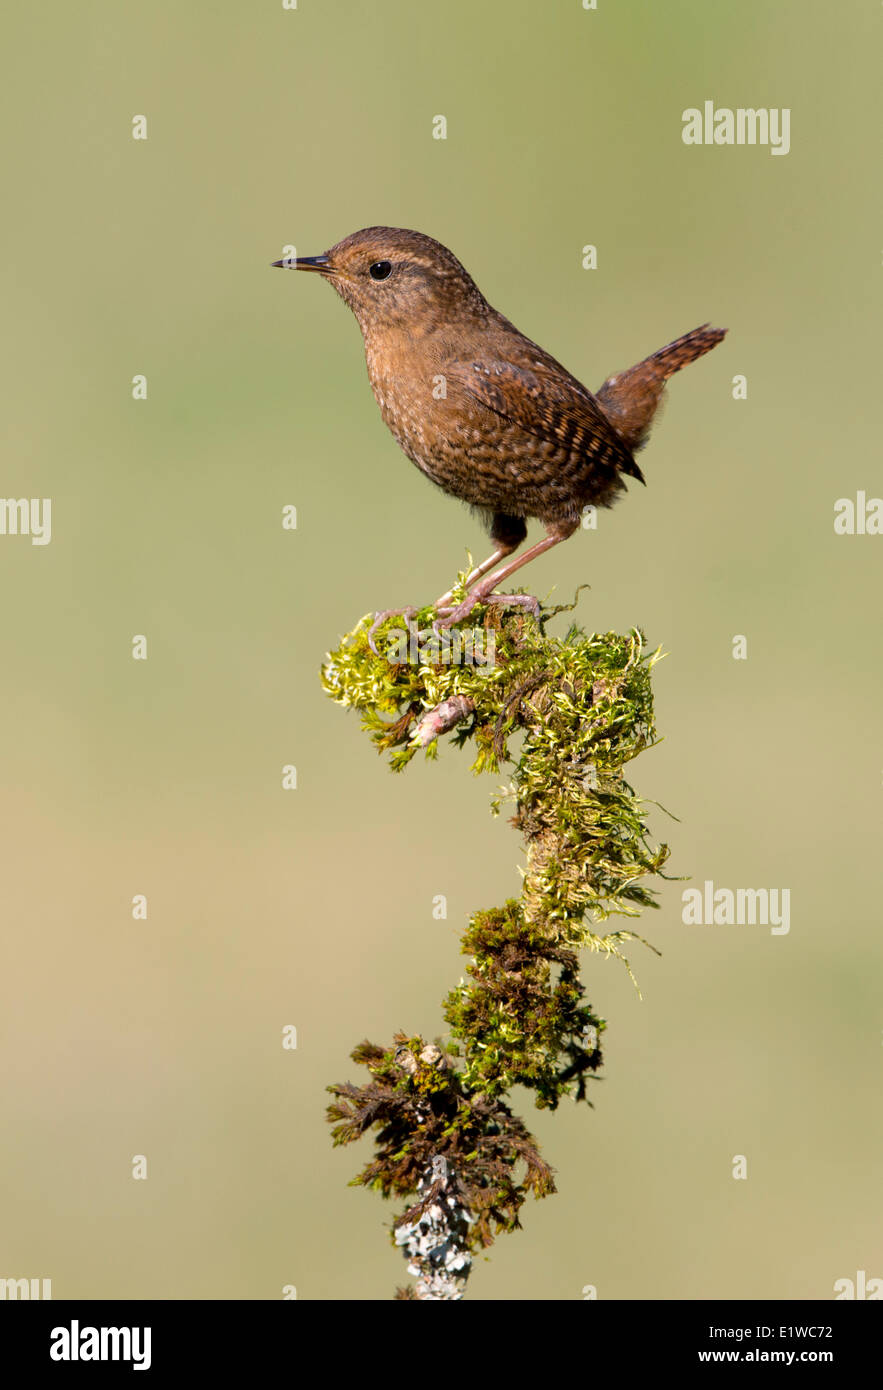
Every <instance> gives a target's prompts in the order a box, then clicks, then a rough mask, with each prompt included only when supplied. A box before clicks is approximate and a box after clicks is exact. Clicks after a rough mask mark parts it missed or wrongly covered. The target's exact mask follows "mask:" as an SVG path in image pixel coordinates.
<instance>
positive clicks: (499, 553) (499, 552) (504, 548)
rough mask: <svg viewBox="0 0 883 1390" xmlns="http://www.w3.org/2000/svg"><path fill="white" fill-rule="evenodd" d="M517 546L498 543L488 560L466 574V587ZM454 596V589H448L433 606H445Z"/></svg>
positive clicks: (438, 607)
mask: <svg viewBox="0 0 883 1390" xmlns="http://www.w3.org/2000/svg"><path fill="white" fill-rule="evenodd" d="M515 548H516V547H515V546H514V545H498V546H497V548H496V550H495V551H494V553H493V555H489V556H488V557H487V559H486V560H482V562H481V564H480V565H476V567H475V569H474V570H473V571H472V573H471V574H468V575H467V576H466V588H467V589H469V588H471V586H472V585H473V584H474V583H475V581H476V579H480V578H481V576H482V575H483V574H487V572H488V570H489V569H493V567H494V565H495V564H496V563H497V562H498V560H505V558H506V556H507V555H511V554H512V551H513V550H515ZM453 597H454V591H453V589H448V592H447V593H446V594H442V596H441V598H437V599H436V601H435V603H434V604H433V605H432V606H433V608H435V609H436V610H438V609H440V608H444V606H445V604H447V603H450V601H451V599H452V598H453Z"/></svg>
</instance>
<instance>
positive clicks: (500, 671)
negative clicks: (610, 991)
mask: <svg viewBox="0 0 883 1390" xmlns="http://www.w3.org/2000/svg"><path fill="white" fill-rule="evenodd" d="M571 607H572V605H571ZM563 611H566V610H565V609H563V608H557V609H545V610H543V611H542V613H541V617H540V620H539V622H537V621H536V620H535V619H534V618H533V617H530V616H528V615H527V614H525V613H524V612H523V610H518V611H517V612H510V611H502V610H500V609H499V608H496V607H488V608H486V609H479V610H476V614H477V616H478V618H479V626H478V627H471V628H465V627H464V626H462V625H461V626H460V627H459V628H454V629H453V631H452V632H450V633H448V632H443V633H440V634H439V633H437V632H436V631H435V630H434V629H433V627H432V622H433V620H434V618H435V613H434V612H433V610H432V609H429V608H427V609H422V610H420V611H418V612H416V613H415V614H413V616H410V617H409V618H408V620H407V624H406V622H405V619H404V618H400V617H391V618H388V619H386V620H385V621H384V622H383V623H382V624H381V625H380V626H379V627H377V629H376V631H374V632H373V634H372V633H371V629H372V621H371V619H370V618H369V617H366V618H363V619H362V620H361V622H360V623H359V624H358V625H357V627H356V628H355V629H354V631H353V632H351V633H349V634H348V636H346V637H345V638H344V639H343V641H342V642H341V644H340V646H339V647H338V648H337V650H336V651H334V652H332V653H330V654H329V656H328V659H327V662H326V664H325V666H324V668H323V671H322V680H323V684H324V686H325V689H326V691H327V693H328V694H329V695H330V696H331V697H332V698H333V699H334V700H336V701H337V702H338V703H339V704H341V705H345V706H349V707H351V708H354V709H357V710H358V711H359V713H360V714H361V717H362V723H363V727H364V728H365V729H366V730H367V732H368V733H369V734H370V736H371V738H372V740H373V742H374V743H375V744H376V746H377V748H378V750H379V751H381V752H386V753H388V754H389V757H390V763H391V766H392V768H393V770H394V771H396V772H401V771H403V770H404V769H405V768H406V767H407V766H408V764H409V763H410V761H411V760H412V759H413V757H414V756H415V754H416V753H418V752H419V751H421V749H422V750H423V751H424V753H425V755H426V756H427V757H429V758H434V757H436V756H437V755H438V751H439V739H440V737H441V736H443V735H444V734H446V733H450V734H451V738H450V741H451V742H452V743H454V744H455V745H457V746H459V747H465V745H466V744H471V745H472V748H473V761H472V770H473V771H474V772H475V773H483V772H490V773H499V772H500V770H501V769H502V768H503V767H504V766H508V767H509V768H510V770H511V771H510V778H511V780H510V785H509V786H508V788H506V789H504V790H503V791H502V792H500V793H499V794H498V796H497V797H496V798H495V799H494V801H493V803H492V804H493V809H494V811H495V812H498V811H499V810H500V808H501V806H502V804H503V803H504V802H509V803H510V804H511V806H512V809H513V814H512V824H514V825H515V826H516V827H517V828H518V829H519V830H520V832H521V834H522V836H523V839H524V843H525V865H524V870H523V886H522V892H521V896H520V898H519V899H517V900H516V899H513V900H510V901H508V902H507V903H505V904H504V906H503V907H500V908H492V909H490V910H487V911H480V912H476V913H475V914H474V915H473V916H472V917H471V919H470V921H469V925H468V928H467V930H466V933H465V935H464V938H463V952H464V954H465V955H467V956H469V957H470V962H471V963H470V965H469V967H468V971H467V974H468V977H469V978H468V982H462V983H461V984H460V985H459V986H458V987H457V988H455V989H454V990H452V991H451V993H450V994H449V995H448V997H447V1000H446V1001H445V1013H444V1016H445V1021H446V1023H447V1025H448V1029H449V1032H448V1035H447V1038H446V1040H445V1042H444V1043H443V1044H442V1043H441V1042H439V1043H436V1044H427V1043H426V1042H425V1041H424V1039H423V1038H421V1037H416V1038H407V1037H405V1036H404V1035H401V1034H399V1035H396V1038H395V1039H394V1042H393V1045H392V1046H391V1047H388V1048H382V1047H378V1046H376V1045H374V1044H371V1043H367V1042H366V1043H363V1044H361V1045H360V1046H359V1047H358V1048H356V1049H355V1051H354V1052H353V1054H352V1055H353V1060H354V1061H356V1062H358V1063H361V1064H363V1065H365V1066H367V1067H368V1069H369V1071H370V1072H371V1076H372V1080H371V1081H369V1082H368V1083H367V1084H365V1085H363V1086H361V1087H356V1086H352V1085H349V1084H341V1085H336V1086H332V1087H330V1088H329V1089H330V1090H331V1092H332V1094H333V1095H334V1096H335V1097H336V1101H335V1103H334V1104H333V1105H331V1106H330V1107H329V1118H330V1119H331V1121H332V1122H333V1124H334V1131H333V1133H334V1140H335V1143H338V1144H344V1143H350V1142H352V1141H353V1140H355V1139H357V1138H359V1137H360V1136H361V1135H362V1134H364V1133H365V1132H366V1131H367V1130H370V1129H373V1130H375V1131H376V1135H375V1157H374V1158H373V1160H372V1161H371V1162H370V1163H368V1164H367V1165H366V1167H365V1168H364V1169H363V1170H362V1173H361V1174H360V1176H359V1177H358V1179H356V1181H357V1182H359V1183H362V1184H364V1185H366V1186H371V1187H374V1188H376V1189H377V1190H378V1191H380V1192H382V1193H383V1195H384V1196H387V1197H389V1196H398V1197H409V1198H414V1197H416V1198H417V1201H416V1202H414V1203H412V1205H411V1206H410V1208H409V1209H408V1211H406V1212H405V1213H404V1215H403V1216H402V1217H401V1218H400V1219H399V1221H398V1222H397V1223H396V1236H395V1238H396V1241H397V1243H398V1244H400V1245H403V1246H404V1247H405V1249H406V1252H407V1254H408V1256H409V1259H410V1264H409V1269H410V1270H411V1272H413V1273H415V1274H417V1275H418V1283H417V1291H416V1295H414V1294H412V1293H411V1292H410V1291H408V1290H404V1291H400V1295H399V1296H400V1297H406V1298H407V1297H411V1296H416V1297H418V1298H427V1299H437V1298H458V1297H460V1296H461V1295H462V1291H463V1286H464V1284H465V1279H466V1276H467V1275H468V1271H469V1264H470V1260H471V1254H472V1252H473V1251H474V1250H475V1249H476V1248H480V1247H482V1246H486V1245H488V1244H490V1243H491V1241H492V1240H493V1238H494V1236H495V1235H496V1234H498V1233H499V1232H500V1231H503V1230H512V1229H514V1228H515V1227H517V1226H518V1224H519V1211H520V1208H521V1206H522V1204H523V1202H524V1200H525V1197H526V1196H527V1194H528V1193H530V1192H532V1193H533V1194H534V1195H535V1196H538V1197H539V1196H545V1195H547V1194H548V1193H550V1192H553V1191H554V1190H555V1188H554V1182H553V1179H552V1172H551V1169H550V1168H549V1167H548V1165H547V1164H545V1162H544V1161H543V1160H542V1159H541V1157H540V1155H539V1151H538V1148H537V1145H536V1142H535V1140H534V1139H533V1138H532V1136H531V1135H530V1134H529V1133H528V1131H527V1130H526V1129H525V1128H524V1126H523V1123H522V1122H521V1120H519V1119H518V1118H517V1117H516V1116H514V1115H513V1114H512V1112H511V1111H510V1109H509V1108H508V1106H507V1104H506V1103H505V1101H504V1099H503V1097H505V1096H507V1095H508V1093H509V1092H510V1091H511V1089H512V1087H513V1086H515V1085H520V1086H524V1087H526V1088H527V1089H529V1090H531V1091H532V1092H533V1093H534V1099H535V1103H536V1104H537V1106H540V1107H547V1108H551V1109H554V1108H555V1107H556V1106H557V1105H558V1104H559V1101H560V1100H561V1098H562V1097H564V1096H573V1097H574V1098H575V1099H576V1100H578V1101H579V1100H587V1098H588V1083H589V1081H590V1080H591V1079H592V1077H593V1076H594V1074H595V1073H596V1072H597V1070H598V1068H599V1067H600V1066H601V1063H602V1055H601V1048H600V1039H601V1035H602V1033H603V1032H604V1029H605V1026H606V1025H605V1023H604V1021H603V1020H602V1019H601V1018H599V1017H598V1016H597V1015H596V1014H595V1013H594V1011H593V1010H592V1009H591V1007H590V1006H589V1005H587V1004H586V1003H584V1002H583V987H582V984H581V982H580V979H579V960H578V956H577V952H578V950H580V949H582V948H588V949H589V950H592V951H602V952H604V953H605V954H607V955H615V956H617V957H619V958H620V959H622V960H623V961H624V963H625V965H626V968H627V969H629V973H630V974H631V969H630V966H629V963H628V960H627V958H626V956H625V954H624V951H623V947H624V946H625V945H626V944H627V943H628V942H629V941H632V940H635V939H642V938H637V937H636V936H635V934H634V933H633V932H631V931H629V930H627V929H625V928H618V929H616V930H611V931H607V932H604V931H603V930H601V928H602V924H604V923H606V922H607V920H608V919H609V918H610V917H611V916H620V917H623V916H625V917H635V916H637V915H638V913H639V912H640V910H641V909H642V908H645V907H655V906H656V902H655V897H654V895H653V893H652V891H651V890H650V889H649V888H647V887H646V886H645V880H647V879H648V878H649V877H650V876H652V875H654V874H658V873H660V871H661V869H662V866H663V865H664V863H665V861H666V858H667V855H668V850H667V847H666V846H664V845H659V846H657V845H653V844H652V843H651V842H650V839H649V836H648V832H647V826H646V820H645V803H644V802H642V801H641V800H640V798H639V797H638V796H637V795H636V793H635V792H634V790H633V789H632V787H631V786H630V785H629V783H628V782H627V781H626V779H625V776H624V773H623V768H624V766H625V764H626V763H627V762H629V761H631V759H633V758H634V757H636V756H637V755H638V753H640V752H641V751H642V750H643V749H645V748H648V747H650V746H651V745H652V744H653V743H654V742H655V741H656V733H655V727H654V722H653V697H652V688H651V672H652V669H653V666H654V664H655V662H656V661H657V660H658V657H659V653H658V652H649V651H648V650H647V649H646V648H645V643H644V637H643V634H642V633H641V632H639V631H638V630H633V631H631V632H629V633H628V634H625V635H622V634H618V633H612V632H609V633H606V634H603V635H598V634H593V635H587V634H586V633H584V632H583V631H581V630H580V629H579V628H578V627H576V626H575V625H571V626H570V627H569V628H568V630H567V632H566V634H565V636H564V637H563V638H557V637H552V636H550V635H549V634H548V633H547V632H546V626H547V623H548V621H549V619H550V618H551V617H553V616H555V615H557V614H559V613H561V612H563ZM369 638H370V640H369Z"/></svg>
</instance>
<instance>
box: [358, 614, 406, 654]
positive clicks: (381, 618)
mask: <svg viewBox="0 0 883 1390" xmlns="http://www.w3.org/2000/svg"><path fill="white" fill-rule="evenodd" d="M416 612H417V609H416V608H384V610H383V612H382V613H375V614H374V621H373V623H372V624H371V626H370V628H369V629H368V646H369V647H370V648H371V650H372V652H373V653H374V655H375V656H379V655H380V652H379V651H378V650H377V648H376V647H375V645H374V634H375V632H376V631H377V629H378V628H379V626H380V624H381V623H385V622H386V620H387V618H413V617H414V616H415V614H416Z"/></svg>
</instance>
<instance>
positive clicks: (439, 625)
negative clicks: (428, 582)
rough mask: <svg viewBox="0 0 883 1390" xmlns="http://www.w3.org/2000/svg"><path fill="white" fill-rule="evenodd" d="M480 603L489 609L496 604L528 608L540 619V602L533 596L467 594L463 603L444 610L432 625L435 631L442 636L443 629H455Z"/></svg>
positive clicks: (502, 606)
mask: <svg viewBox="0 0 883 1390" xmlns="http://www.w3.org/2000/svg"><path fill="white" fill-rule="evenodd" d="M478 603H483V604H485V605H487V606H488V607H490V605H491V604H495V605H497V606H499V607H500V608H526V609H527V611H528V612H529V613H532V614H533V616H534V617H535V618H537V619H539V616H540V601H539V599H538V598H536V597H535V596H534V595H533V594H474V595H473V594H467V595H466V597H465V598H464V600H463V602H462V603H458V604H457V605H456V607H455V608H448V609H443V610H442V612H441V613H440V614H439V616H438V617H437V618H436V619H435V621H434V622H433V624H432V627H433V630H434V631H435V632H437V633H438V634H439V635H441V631H442V629H443V628H449V627H454V626H455V624H456V623H461V622H462V621H463V619H464V618H468V617H469V614H470V613H471V612H472V610H473V608H474V607H475V606H476V604H478Z"/></svg>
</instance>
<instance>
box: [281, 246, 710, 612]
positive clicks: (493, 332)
mask: <svg viewBox="0 0 883 1390" xmlns="http://www.w3.org/2000/svg"><path fill="white" fill-rule="evenodd" d="M273 264H274V265H276V266H281V267H287V268H296V269H297V270H309V271H314V272H316V273H318V274H319V275H321V276H323V278H324V279H326V280H327V281H328V282H329V283H330V284H331V285H332V286H333V287H334V289H335V290H336V291H337V293H338V294H339V295H340V297H341V299H343V300H345V301H346V303H347V304H348V305H349V306H350V308H351V309H352V311H353V313H354V314H355V316H356V318H357V319H358V322H359V327H360V328H361V330H362V336H363V338H364V340H365V357H366V360H367V364H368V376H369V378H370V380H371V388H372V390H373V392H374V395H375V397H376V398H377V403H378V405H379V406H380V412H381V414H382V416H383V418H384V420H385V422H386V424H387V425H388V427H389V429H390V430H391V432H392V434H393V435H394V437H395V439H396V440H397V442H398V443H399V444H400V445H401V447H402V449H403V450H404V451H405V453H406V454H407V455H408V458H410V459H411V460H412V461H413V462H414V463H416V465H417V467H418V468H419V469H420V470H421V472H423V473H425V474H426V476H427V477H428V478H431V479H432V481H433V482H434V483H437V484H438V486H439V487H441V488H442V489H443V490H444V491H445V492H449V493H451V494H452V495H453V496H454V497H459V498H462V500H463V501H464V502H468V503H469V504H470V505H471V506H472V507H475V508H477V509H478V511H479V512H480V513H481V514H482V516H483V517H484V519H485V522H486V524H487V526H488V529H489V531H490V535H491V539H492V541H493V543H494V550H493V554H491V555H490V556H489V557H488V559H487V560H485V561H484V562H483V564H480V565H478V566H477V567H476V568H475V569H474V570H473V571H472V573H471V574H470V575H469V577H468V580H467V594H466V598H465V599H464V601H463V602H462V603H460V604H458V605H456V606H451V600H452V594H451V593H450V592H449V593H447V594H443V595H442V596H441V598H440V599H438V600H437V601H436V604H435V607H436V609H437V610H438V611H439V613H440V614H441V615H442V623H441V625H442V626H445V627H448V626H450V625H451V624H453V623H455V622H459V621H460V620H461V619H462V618H464V617H466V616H467V615H468V614H469V613H470V612H471V610H472V609H473V607H474V606H475V604H476V603H479V602H505V603H522V604H526V605H529V606H531V607H533V608H534V609H535V610H536V607H537V604H536V599H534V598H531V597H530V596H529V595H497V594H495V593H494V590H495V589H496V587H497V585H498V584H501V583H502V582H503V581H504V580H505V579H508V578H509V576H510V575H511V574H514V573H515V571H516V570H518V569H520V568H521V566H522V565H526V564H527V563H528V561H529V560H533V559H535V557H536V556H537V555H541V554H542V553H543V551H545V550H549V549H551V547H552V546H553V545H557V544H558V543H559V541H563V540H566V538H567V537H568V536H571V535H572V534H573V532H574V531H575V530H576V529H577V528H578V526H579V524H580V518H581V516H582V513H583V508H584V507H585V506H586V505H587V504H589V503H592V504H594V505H595V506H600V507H609V506H612V504H613V503H614V502H615V501H616V498H617V496H618V494H619V493H621V492H622V491H624V489H625V484H624V482H623V474H626V475H628V476H629V477H632V478H637V479H638V481H639V482H642V483H643V482H644V478H643V475H642V473H641V470H640V468H639V467H638V465H637V463H636V462H635V459H634V454H635V452H636V451H637V450H638V449H640V448H641V447H642V445H643V444H644V443H645V442H646V438H647V434H648V432H649V429H650V425H651V422H652V420H653V416H654V415H655V413H656V410H657V408H658V406H659V402H660V398H661V396H662V392H663V389H664V387H665V383H666V381H667V380H668V378H669V377H670V376H672V374H673V373H674V372H676V371H679V370H680V368H681V367H684V366H686V364H687V363H688V362H692V361H694V360H695V359H696V358H697V357H701V356H702V354H703V353H705V352H708V351H709V349H711V348H713V347H714V346H715V345H716V344H717V343H719V342H720V341H721V339H722V338H723V337H724V334H725V332H726V330H725V329H720V328H709V327H708V325H707V324H705V325H703V326H702V327H701V328H695V329H694V330H693V332H692V333H686V334H685V335H684V336H683V337H682V338H677V339H675V341H674V342H673V343H669V344H668V346H667V347H664V348H660V350H659V351H658V352H655V353H653V355H652V356H651V357H647V358H645V360H644V361H643V362H639V363H638V365H637V366H635V367H631V368H629V370H628V371H625V372H620V373H618V374H617V375H616V376H611V377H608V379H607V380H606V381H605V383H604V385H603V386H602V387H601V389H600V390H599V391H598V394H597V396H593V395H592V393H591V391H588V390H587V389H586V387H585V386H583V385H581V383H580V382H579V381H577V380H576V378H575V377H573V376H571V375H570V372H568V371H567V370H566V368H564V367H562V365H561V363H560V362H556V360H555V358H554V357H550V356H549V354H548V353H547V352H544V351H543V349H542V348H541V347H538V346H537V344H536V343H533V342H531V341H530V339H529V338H525V336H524V334H523V333H519V331H518V329H517V328H516V327H515V326H514V324H512V323H510V322H509V320H508V319H507V318H504V317H503V315H502V314H500V313H498V312H497V310H496V309H494V308H492V307H491V305H490V304H488V302H487V300H486V299H485V297H484V295H483V294H482V293H481V290H480V289H479V288H478V286H477V285H476V283H475V281H474V280H473V279H472V277H471V276H470V275H469V274H468V273H467V271H466V270H465V269H464V267H463V266H462V265H461V264H460V262H459V261H458V260H457V258H456V256H454V255H453V254H452V252H450V251H449V250H448V249H447V247H446V246H442V245H441V243H440V242H438V241H433V239H432V237H428V236H424V235H423V234H422V233H420V232H411V231H406V230H404V229H402V228H400V227H366V228H365V229H364V230H363V231H361V232H354V233H353V234H352V236H348V237H345V238H344V240H343V241H339V242H338V243H337V245H336V246H332V247H331V249H330V251H326V252H325V253H324V255H321V256H298V257H297V258H296V259H292V260H282V261H274V262H273ZM527 517H536V518H537V519H538V520H539V521H541V522H542V524H543V525H544V527H545V528H546V535H545V537H544V538H543V540H541V541H538V542H537V543H536V544H535V545H532V546H530V548H529V549H527V550H525V551H524V553H523V554H522V555H520V556H518V557H517V558H516V559H514V560H509V561H508V563H506V564H503V565H502V566H501V567H500V568H499V569H497V570H494V572H493V573H491V574H488V571H489V570H493V567H494V566H495V565H496V564H497V563H498V562H499V561H501V560H505V559H506V558H507V556H510V555H511V554H512V552H513V551H514V550H516V549H517V548H518V546H520V545H521V543H522V541H523V540H524V539H525V537H526V535H527V525H526V518H527ZM393 611H398V612H404V611H407V610H390V612H393ZM387 616H389V614H388V613H385V614H381V615H379V616H378V619H377V622H380V621H381V620H382V619H383V618H384V617H387ZM376 625H377V623H375V627H376ZM372 631H373V629H372Z"/></svg>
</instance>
